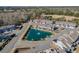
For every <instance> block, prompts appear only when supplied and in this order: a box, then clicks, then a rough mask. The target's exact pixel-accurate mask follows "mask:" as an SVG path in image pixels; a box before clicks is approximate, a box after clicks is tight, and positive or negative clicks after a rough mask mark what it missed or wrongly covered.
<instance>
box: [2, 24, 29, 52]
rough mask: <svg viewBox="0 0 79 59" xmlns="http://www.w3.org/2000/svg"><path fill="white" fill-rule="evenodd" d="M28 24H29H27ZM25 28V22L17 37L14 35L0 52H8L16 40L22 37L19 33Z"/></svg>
mask: <svg viewBox="0 0 79 59" xmlns="http://www.w3.org/2000/svg"><path fill="white" fill-rule="evenodd" d="M28 25H29V24H28ZM26 29H27V26H26V24H25V26H24V27H23V29H22V30H21V31H20V33H19V35H18V36H17V37H14V38H13V39H12V40H11V41H10V42H9V43H8V44H7V45H6V46H5V47H4V48H3V50H2V51H1V53H10V52H11V51H12V49H13V48H14V46H15V44H16V42H17V41H18V40H19V39H21V38H20V37H22V36H21V35H22V34H23V33H24V32H23V31H25V30H26Z"/></svg>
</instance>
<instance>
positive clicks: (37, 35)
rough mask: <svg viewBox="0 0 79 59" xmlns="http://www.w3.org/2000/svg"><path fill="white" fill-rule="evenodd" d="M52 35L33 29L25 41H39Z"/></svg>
mask: <svg viewBox="0 0 79 59" xmlns="http://www.w3.org/2000/svg"><path fill="white" fill-rule="evenodd" d="M50 35H52V33H50V32H45V31H41V30H38V29H33V28H31V29H30V30H29V31H28V33H27V34H26V35H25V39H26V40H29V41H39V40H41V39H44V38H46V37H48V36H50Z"/></svg>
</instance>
